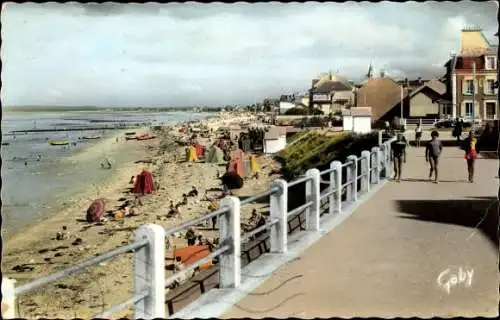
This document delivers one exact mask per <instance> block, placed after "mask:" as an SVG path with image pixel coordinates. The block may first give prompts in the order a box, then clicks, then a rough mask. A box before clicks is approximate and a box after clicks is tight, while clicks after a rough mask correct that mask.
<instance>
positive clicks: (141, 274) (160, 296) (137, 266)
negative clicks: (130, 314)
mask: <svg viewBox="0 0 500 320" xmlns="http://www.w3.org/2000/svg"><path fill="white" fill-rule="evenodd" d="M144 238H146V239H147V240H148V241H149V243H148V245H147V246H145V247H142V248H140V249H138V250H137V251H136V252H135V257H134V294H136V295H137V294H140V293H141V292H143V291H144V290H149V295H148V296H147V297H146V298H144V299H142V300H140V301H138V302H136V303H135V318H136V319H141V318H143V319H152V318H164V317H165V229H164V228H163V227H162V226H159V225H156V224H146V225H143V226H142V227H140V228H139V229H138V230H137V231H136V233H135V239H136V240H140V239H144Z"/></svg>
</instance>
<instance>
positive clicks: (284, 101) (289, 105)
mask: <svg viewBox="0 0 500 320" xmlns="http://www.w3.org/2000/svg"><path fill="white" fill-rule="evenodd" d="M293 108H295V97H294V96H293V95H281V97H280V104H279V113H280V114H285V113H286V112H287V111H288V110H290V109H293Z"/></svg>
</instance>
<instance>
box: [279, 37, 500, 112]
mask: <svg viewBox="0 0 500 320" xmlns="http://www.w3.org/2000/svg"><path fill="white" fill-rule="evenodd" d="M460 38H461V41H460V42H461V43H460V54H458V55H451V56H450V58H449V60H448V61H446V62H445V63H444V67H445V70H446V72H445V74H444V75H443V76H441V77H436V78H433V79H428V80H424V79H421V78H418V79H416V80H408V79H405V80H400V81H396V80H394V79H391V78H390V77H387V76H386V75H385V74H384V72H381V73H380V75H378V76H376V75H374V74H373V69H372V67H371V66H370V70H369V72H368V74H367V77H366V80H365V82H364V83H362V84H360V85H355V84H354V83H353V82H352V81H349V80H347V79H345V78H343V77H341V76H339V75H337V74H333V73H331V72H329V73H325V74H321V75H320V76H319V77H318V78H317V79H313V80H312V84H311V89H310V90H309V92H308V93H307V94H298V95H291V96H282V97H281V99H280V113H283V112H286V110H288V109H290V108H293V107H308V108H317V109H320V110H322V111H323V113H324V114H340V113H343V112H344V111H345V110H348V109H352V108H357V107H371V110H372V120H374V121H386V120H387V121H390V120H392V119H393V118H394V117H401V116H402V117H404V118H406V119H412V118H423V119H425V118H431V119H434V118H443V117H453V118H455V117H473V116H474V117H475V118H480V119H484V120H496V119H498V114H499V111H498V99H497V95H498V80H497V70H498V69H497V68H498V61H497V51H498V46H497V45H495V46H493V45H491V44H490V43H489V41H488V40H487V39H486V38H485V36H484V34H483V33H482V30H481V29H478V28H468V29H463V30H462V31H461V37H460ZM473 98H474V99H473Z"/></svg>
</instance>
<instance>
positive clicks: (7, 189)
mask: <svg viewBox="0 0 500 320" xmlns="http://www.w3.org/2000/svg"><path fill="white" fill-rule="evenodd" d="M208 116H210V114H208V113H196V114H195V113H185V112H163V113H144V112H142V113H138V112H135V113H134V112H129V113H125V112H112V111H105V112H65V113H64V114H56V113H45V114H44V113H4V114H3V115H2V117H3V119H2V133H3V137H2V140H3V142H9V143H10V145H8V146H2V147H1V155H2V190H1V196H2V220H3V221H2V236H4V237H6V238H9V237H10V236H12V235H14V234H15V233H17V232H20V231H22V230H24V229H25V228H27V227H29V226H30V225H33V224H35V223H36V222H37V221H39V220H40V219H43V218H45V217H47V216H48V215H50V214H52V213H57V212H58V211H59V210H61V209H62V208H64V206H65V205H67V204H65V203H63V202H62V201H61V200H62V199H63V198H65V197H68V196H71V195H75V194H78V193H79V192H84V191H87V190H86V188H89V187H90V188H94V189H95V187H92V185H93V184H95V185H98V184H99V183H100V182H101V181H103V179H106V177H108V176H110V175H112V174H113V173H114V170H116V167H117V166H119V165H120V162H125V161H130V160H132V159H127V158H123V157H121V158H120V159H116V157H115V158H113V160H114V161H115V163H116V166H115V168H114V169H113V170H101V168H100V166H99V165H98V164H96V163H81V164H79V165H77V166H74V165H69V164H63V163H61V162H60V160H61V159H62V158H64V157H67V156H70V155H72V154H74V153H75V152H81V151H82V150H83V149H84V148H85V147H88V146H89V145H92V144H95V143H99V142H98V141H92V140H90V141H84V140H78V138H79V137H81V136H85V135H94V134H97V133H98V131H73V132H42V133H28V134H19V135H16V136H15V138H14V136H12V135H8V133H9V132H11V131H12V130H23V129H32V128H34V127H36V128H38V129H45V128H47V129H48V128H69V127H96V126H97V127H102V126H105V125H112V123H113V122H117V121H118V122H150V123H152V124H153V125H159V124H174V123H177V122H182V121H189V120H198V119H203V118H207V117H208ZM115 133H116V131H113V130H107V131H104V137H105V136H107V135H113V134H115ZM47 138H48V139H50V140H57V139H65V140H70V141H74V142H77V145H76V146H75V147H71V148H65V147H62V146H50V145H49V144H48V143H47ZM38 155H40V156H41V160H40V161H37V156H38ZM132 156H133V155H132ZM25 162H27V163H28V165H27V166H26V165H25Z"/></svg>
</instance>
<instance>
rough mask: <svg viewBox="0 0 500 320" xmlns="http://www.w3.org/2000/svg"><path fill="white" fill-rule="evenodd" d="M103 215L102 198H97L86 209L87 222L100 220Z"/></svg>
mask: <svg viewBox="0 0 500 320" xmlns="http://www.w3.org/2000/svg"><path fill="white" fill-rule="evenodd" d="M103 217H104V200H103V199H97V200H94V201H93V202H92V204H91V205H90V207H89V208H88V209H87V222H88V223H92V222H100V221H101V220H102V218H103Z"/></svg>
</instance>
